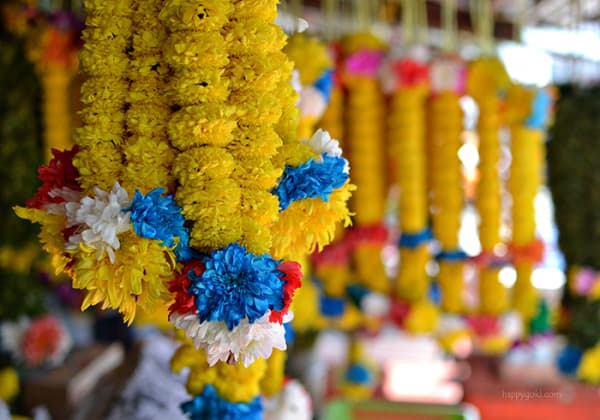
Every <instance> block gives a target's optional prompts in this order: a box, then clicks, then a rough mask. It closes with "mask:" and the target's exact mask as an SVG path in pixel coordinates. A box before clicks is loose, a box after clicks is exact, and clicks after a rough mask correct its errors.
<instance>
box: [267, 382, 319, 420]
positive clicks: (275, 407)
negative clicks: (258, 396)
mask: <svg viewBox="0 0 600 420" xmlns="http://www.w3.org/2000/svg"><path fill="white" fill-rule="evenodd" d="M263 408H264V414H263V415H264V419H265V420H310V419H312V415H313V413H312V403H311V399H310V396H309V395H308V392H306V390H305V389H304V387H303V386H302V384H301V383H300V382H298V381H297V380H296V379H290V380H289V381H287V382H286V384H285V386H284V387H283V389H282V390H281V392H279V393H278V394H277V395H275V396H273V397H272V398H265V399H264V400H263Z"/></svg>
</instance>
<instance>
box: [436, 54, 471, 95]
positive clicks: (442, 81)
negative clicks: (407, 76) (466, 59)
mask: <svg viewBox="0 0 600 420" xmlns="http://www.w3.org/2000/svg"><path fill="white" fill-rule="evenodd" d="M429 74H430V83H431V88H432V90H433V91H434V92H443V91H448V90H449V91H456V90H457V89H458V88H460V87H461V84H462V79H463V78H464V67H463V64H462V63H460V62H459V61H456V60H452V59H440V60H438V61H435V62H434V63H433V64H432V66H431V67H430V71H429Z"/></svg>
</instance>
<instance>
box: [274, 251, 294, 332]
mask: <svg viewBox="0 0 600 420" xmlns="http://www.w3.org/2000/svg"><path fill="white" fill-rule="evenodd" d="M301 268H302V267H301V266H300V264H298V263H297V262H295V261H284V262H282V263H281V264H279V267H277V269H278V270H279V271H282V272H283V276H281V277H279V278H280V279H281V280H282V281H283V282H284V284H283V308H282V309H281V310H280V311H271V316H270V317H269V321H270V322H279V323H280V324H281V323H282V322H283V317H284V315H285V314H287V313H288V310H289V309H290V305H291V304H292V300H293V299H294V293H295V292H296V289H298V288H300V286H302V271H301Z"/></svg>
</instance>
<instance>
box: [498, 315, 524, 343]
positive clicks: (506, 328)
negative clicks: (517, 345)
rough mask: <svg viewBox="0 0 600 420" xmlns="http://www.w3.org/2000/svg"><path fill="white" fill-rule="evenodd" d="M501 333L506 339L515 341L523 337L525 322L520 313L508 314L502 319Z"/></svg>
mask: <svg viewBox="0 0 600 420" xmlns="http://www.w3.org/2000/svg"><path fill="white" fill-rule="evenodd" d="M500 331H501V334H502V335H503V336H504V337H507V338H508V339H509V340H512V341H515V340H518V339H519V338H521V336H522V335H523V320H522V319H521V315H519V313H518V312H514V311H512V312H507V313H505V314H503V315H502V316H501V317H500Z"/></svg>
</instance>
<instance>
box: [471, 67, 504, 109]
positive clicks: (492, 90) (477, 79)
mask: <svg viewBox="0 0 600 420" xmlns="http://www.w3.org/2000/svg"><path fill="white" fill-rule="evenodd" d="M509 86H510V78H509V76H508V73H507V72H506V69H505V68H504V65H503V64H502V62H501V61H500V60H499V59H497V58H496V57H492V58H490V57H487V58H479V59H477V60H475V61H473V62H472V63H470V64H469V71H468V77H467V92H468V93H469V95H471V96H473V97H474V98H475V100H476V101H479V100H481V99H482V98H486V97H489V96H494V97H495V96H497V95H498V93H500V91H505V90H506V89H508V87H509Z"/></svg>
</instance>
